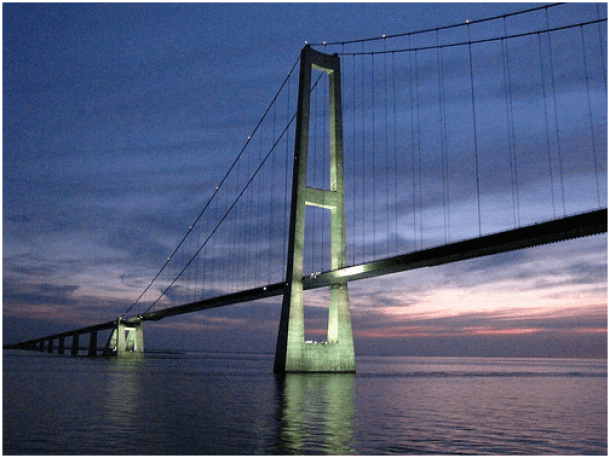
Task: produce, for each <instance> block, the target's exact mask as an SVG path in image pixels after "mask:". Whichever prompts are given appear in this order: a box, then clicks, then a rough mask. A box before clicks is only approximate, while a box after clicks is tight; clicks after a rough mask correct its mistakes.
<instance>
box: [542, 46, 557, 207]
mask: <svg viewBox="0 0 610 458" xmlns="http://www.w3.org/2000/svg"><path fill="white" fill-rule="evenodd" d="M538 53H539V55H540V83H541V87H542V101H543V103H544V125H545V132H546V150H547V155H548V160H549V179H550V182H551V199H552V202H553V218H555V217H556V212H555V180H554V179H553V158H552V156H551V136H550V133H549V128H550V125H551V124H550V122H549V115H548V109H547V103H546V99H547V95H546V84H545V81H544V65H543V61H542V38H541V37H540V34H538Z"/></svg>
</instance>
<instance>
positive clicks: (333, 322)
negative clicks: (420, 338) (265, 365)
mask: <svg viewBox="0 0 610 458" xmlns="http://www.w3.org/2000/svg"><path fill="white" fill-rule="evenodd" d="M312 69H316V70H320V71H323V72H325V73H326V74H327V75H328V79H329V85H328V87H329V99H330V111H329V113H330V115H329V124H330V126H329V132H330V189H318V188H313V187H309V186H307V185H306V174H307V151H308V141H309V121H310V99H311V97H310V94H311V75H312ZM298 97H299V98H298V106H297V123H296V132H295V153H294V168H293V178H292V201H291V213H290V233H289V239H288V262H287V267H286V286H285V290H284V299H283V302H282V312H281V317H280V325H279V331H278V338H277V347H276V352H275V365H274V371H275V372H276V373H285V372H355V371H356V357H355V351H354V339H353V337H352V323H351V316H350V309H349V295H348V289H347V282H345V283H340V284H336V285H332V286H330V302H329V308H328V335H327V341H325V342H316V343H314V342H306V341H305V318H304V303H303V250H304V241H305V208H306V206H308V205H309V206H314V207H319V208H325V209H327V210H330V215H331V217H330V226H331V227H330V232H331V269H332V270H337V269H340V268H343V267H346V254H345V184H344V170H343V121H342V114H341V71H340V59H339V56H338V55H336V54H335V55H328V54H324V53H321V52H319V51H316V50H314V49H312V48H310V47H309V46H306V47H305V48H303V50H302V51H301V66H300V74H299V96H298Z"/></svg>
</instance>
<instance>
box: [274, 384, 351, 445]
mask: <svg viewBox="0 0 610 458" xmlns="http://www.w3.org/2000/svg"><path fill="white" fill-rule="evenodd" d="M276 382H277V390H278V391H279V397H280V399H281V409H280V415H279V420H280V425H281V433H280V438H281V443H280V448H281V449H282V450H281V452H280V453H290V454H297V455H302V454H304V453H306V452H307V453H326V454H331V455H341V454H354V453H356V449H355V448H353V447H352V446H351V444H352V442H353V427H354V426H353V422H354V382H355V375H354V374H286V375H285V376H278V377H277V378H276Z"/></svg>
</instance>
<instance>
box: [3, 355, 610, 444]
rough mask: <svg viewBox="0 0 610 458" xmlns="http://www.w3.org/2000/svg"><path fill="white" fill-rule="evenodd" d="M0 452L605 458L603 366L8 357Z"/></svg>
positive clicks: (416, 360)
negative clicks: (286, 369)
mask: <svg viewBox="0 0 610 458" xmlns="http://www.w3.org/2000/svg"><path fill="white" fill-rule="evenodd" d="M3 363H4V366H3V452H4V454H22V455H23V454H25V455H43V454H60V455H74V454H87V455H106V454H120V455H133V454H143V455H153V454H162V455H190V454H197V455H221V454H231V455H236V454H374V455H382V454H392V453H394V454H402V455H404V454H430V453H431V454H454V453H459V454H513V455H514V454H528V455H535V454H560V455H570V454H577V455H591V454H600V455H606V454H607V361H606V360H560V359H559V360H558V359H507V358H413V357H359V358H358V359H357V364H358V373H357V374H356V375H346V374H343V375H316V374H303V375H301V374H290V375H287V376H285V377H276V376H275V375H274V374H273V373H272V367H273V356H272V355H249V354H245V355H244V354H209V353H187V354H181V355H169V354H156V355H155V354H149V355H146V357H145V358H144V359H143V360H139V361H119V360H116V359H103V358H88V357H75V358H71V357H69V356H61V355H49V354H44V353H38V352H28V351H5V352H4V355H3Z"/></svg>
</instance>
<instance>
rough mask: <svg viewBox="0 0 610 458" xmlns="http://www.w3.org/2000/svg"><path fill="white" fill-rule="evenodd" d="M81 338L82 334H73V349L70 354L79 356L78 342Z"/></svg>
mask: <svg viewBox="0 0 610 458" xmlns="http://www.w3.org/2000/svg"><path fill="white" fill-rule="evenodd" d="M79 340H80V334H74V335H73V336H72V350H71V351H70V355H72V356H77V355H78V344H79V342H78V341H79Z"/></svg>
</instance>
